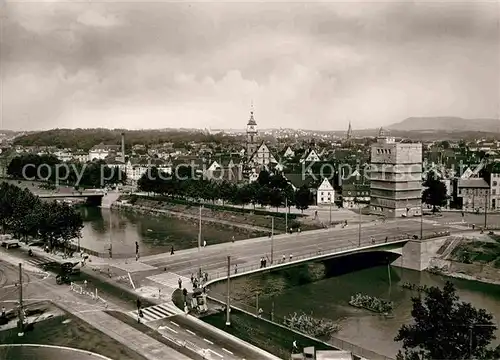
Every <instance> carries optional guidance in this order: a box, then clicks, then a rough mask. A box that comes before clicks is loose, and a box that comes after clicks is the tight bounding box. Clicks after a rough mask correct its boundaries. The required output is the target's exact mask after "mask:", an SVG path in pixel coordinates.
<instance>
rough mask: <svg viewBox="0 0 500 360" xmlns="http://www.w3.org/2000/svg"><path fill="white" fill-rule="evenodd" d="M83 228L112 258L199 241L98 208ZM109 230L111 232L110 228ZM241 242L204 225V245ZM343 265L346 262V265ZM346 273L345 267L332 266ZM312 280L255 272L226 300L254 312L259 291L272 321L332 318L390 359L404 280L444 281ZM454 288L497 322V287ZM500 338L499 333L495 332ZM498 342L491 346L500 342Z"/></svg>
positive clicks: (351, 338)
mask: <svg viewBox="0 0 500 360" xmlns="http://www.w3.org/2000/svg"><path fill="white" fill-rule="evenodd" d="M81 211H82V214H83V215H84V223H85V226H84V229H83V231H82V238H81V240H80V244H81V246H83V247H88V248H90V249H93V250H96V251H105V249H107V248H108V247H109V243H110V241H111V243H112V247H113V252H114V253H127V254H132V255H133V253H134V251H135V242H136V241H137V242H138V243H139V246H140V249H141V253H143V254H144V255H147V254H156V253H160V252H165V251H170V247H171V246H174V247H175V249H183V248H188V247H195V246H197V243H198V224H197V222H196V221H184V220H179V219H176V218H169V217H148V216H145V215H136V214H128V213H121V212H117V211H110V210H105V209H102V210H101V209H97V208H82V209H81ZM110 224H111V226H110ZM233 235H234V236H235V237H236V239H243V238H247V237H248V234H245V233H234V231H233V230H228V229H224V228H223V227H215V226H213V225H205V224H204V225H203V226H202V237H203V239H204V240H206V241H207V244H214V243H219V242H223V241H230V239H231V237H232V236H233ZM346 261H347V259H346ZM353 262H356V263H366V261H365V260H360V259H358V260H357V261H356V260H354V259H353V260H350V262H349V265H347V267H350V266H352V263H353ZM338 267H340V268H346V266H344V265H341V266H338ZM311 268H312V270H311V271H312V272H313V273H315V274H316V275H318V274H319V275H318V276H317V277H316V278H315V279H317V280H316V281H313V282H310V281H308V279H300V276H299V279H297V278H296V275H294V276H292V278H293V277H295V278H294V279H291V278H290V276H289V275H290V274H283V273H275V274H267V275H266V274H260V275H254V276H249V277H243V278H237V279H235V280H233V281H232V294H233V297H234V299H235V302H236V301H238V302H240V303H243V304H244V305H245V306H247V307H255V301H256V299H255V298H256V296H255V293H256V290H259V291H260V293H261V294H260V296H259V307H261V308H262V309H263V310H264V311H265V312H266V313H267V312H270V311H271V309H272V308H273V303H274V314H275V319H276V318H282V317H283V316H285V315H288V314H290V313H293V312H295V311H296V312H300V311H304V312H306V313H311V312H312V313H313V314H314V316H315V317H323V318H328V319H332V320H334V321H335V322H338V323H339V324H340V325H341V330H340V332H339V333H337V334H336V336H337V337H339V338H341V339H343V340H346V341H348V342H351V343H354V344H356V345H359V346H362V347H364V348H367V349H370V350H372V351H375V352H377V353H379V354H382V355H386V356H389V357H394V356H395V355H396V353H397V350H398V349H399V344H398V343H395V342H394V341H393V339H394V337H395V336H396V334H397V331H398V329H399V328H400V327H401V325H402V324H405V323H409V322H410V321H411V297H412V295H415V292H412V291H409V290H406V289H403V288H402V287H401V285H402V284H403V283H405V282H410V283H415V284H421V285H429V286H430V285H439V286H442V285H444V283H445V281H446V279H450V278H445V277H442V276H439V275H433V274H430V273H427V272H417V271H411V270H403V269H400V268H395V267H391V268H390V274H391V277H390V278H391V284H389V276H388V269H387V266H383V265H382V266H381V265H374V266H372V267H369V268H364V269H354V270H353V271H352V272H348V273H344V274H333V275H332V274H330V275H328V276H326V277H325V275H324V273H325V271H324V270H325V269H324V267H323V266H322V265H314V266H309V269H311ZM451 280H452V281H453V283H455V285H456V287H457V290H458V294H459V295H460V298H461V299H462V300H465V301H467V302H471V303H472V304H474V305H475V306H476V307H481V308H485V309H487V310H488V311H490V312H492V313H493V315H494V316H495V319H496V321H497V322H500V286H494V285H488V284H483V283H480V282H475V281H467V280H459V279H451ZM225 289H226V287H225V285H224V284H222V283H221V284H216V285H214V286H213V288H211V291H212V292H213V293H214V294H215V293H220V294H225V291H226V290H225ZM358 292H359V293H363V294H368V295H372V296H378V297H382V298H388V299H390V300H392V301H393V302H394V305H395V309H394V317H393V318H384V317H381V316H378V315H373V314H372V313H369V312H367V311H364V310H358V309H355V308H353V307H351V306H349V305H348V301H349V299H350V297H351V295H354V294H355V293H358ZM497 337H500V333H497ZM499 343H500V340H499V339H497V340H496V341H495V344H499Z"/></svg>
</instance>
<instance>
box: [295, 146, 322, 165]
mask: <svg viewBox="0 0 500 360" xmlns="http://www.w3.org/2000/svg"><path fill="white" fill-rule="evenodd" d="M305 154H306V155H305V156H304V157H303V158H302V159H300V162H301V163H307V162H317V161H321V158H320V156H319V155H318V153H317V152H316V150H314V149H310V150H309V151H308V152H306V153H305Z"/></svg>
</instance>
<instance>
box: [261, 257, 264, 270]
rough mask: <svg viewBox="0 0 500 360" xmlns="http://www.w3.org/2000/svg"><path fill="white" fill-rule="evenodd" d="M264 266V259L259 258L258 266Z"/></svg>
mask: <svg viewBox="0 0 500 360" xmlns="http://www.w3.org/2000/svg"><path fill="white" fill-rule="evenodd" d="M263 267H264V259H262V258H260V268H261V269H262V268H263Z"/></svg>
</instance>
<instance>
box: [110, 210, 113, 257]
mask: <svg viewBox="0 0 500 360" xmlns="http://www.w3.org/2000/svg"><path fill="white" fill-rule="evenodd" d="M112 232H113V218H112V217H111V208H110V209H109V258H110V259H112V258H113V243H112V241H111V238H112V235H111V234H112Z"/></svg>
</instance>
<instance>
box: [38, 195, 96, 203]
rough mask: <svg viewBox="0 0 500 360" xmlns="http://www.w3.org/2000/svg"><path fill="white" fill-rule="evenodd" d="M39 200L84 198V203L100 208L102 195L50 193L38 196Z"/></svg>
mask: <svg viewBox="0 0 500 360" xmlns="http://www.w3.org/2000/svg"><path fill="white" fill-rule="evenodd" d="M38 197H40V198H41V199H69V198H84V199H85V203H86V204H87V205H90V206H101V204H102V199H103V197H104V194H103V193H98V192H86V193H84V192H81V193H79V192H73V193H55V194H54V193H52V194H39V195H38Z"/></svg>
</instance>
